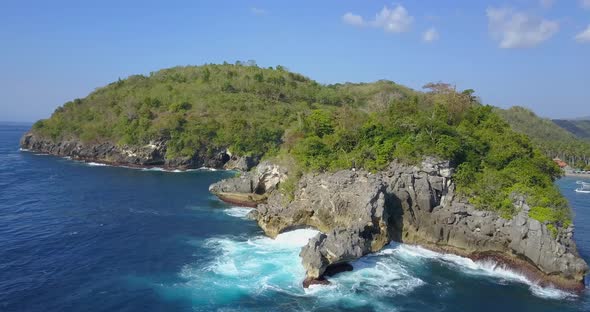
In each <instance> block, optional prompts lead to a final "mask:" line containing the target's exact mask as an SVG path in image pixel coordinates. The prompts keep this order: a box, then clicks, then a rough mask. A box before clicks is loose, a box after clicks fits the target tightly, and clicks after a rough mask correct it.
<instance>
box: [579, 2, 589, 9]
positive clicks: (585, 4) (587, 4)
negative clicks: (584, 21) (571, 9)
mask: <svg viewBox="0 0 590 312" xmlns="http://www.w3.org/2000/svg"><path fill="white" fill-rule="evenodd" d="M580 6H581V7H583V8H584V9H590V0H580Z"/></svg>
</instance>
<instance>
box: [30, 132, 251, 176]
mask: <svg viewBox="0 0 590 312" xmlns="http://www.w3.org/2000/svg"><path fill="white" fill-rule="evenodd" d="M166 145H167V140H165V139H160V140H155V141H152V142H149V144H146V145H144V146H119V145H117V144H114V143H112V142H98V143H83V142H81V141H80V140H75V139H71V140H63V141H57V142H54V141H53V140H50V139H47V138H44V137H40V136H38V135H35V134H34V133H32V132H29V133H26V134H25V135H24V136H23V137H22V138H21V141H20V146H21V148H23V149H26V150H30V151H34V152H40V153H47V154H51V155H55V156H61V157H71V158H72V159H76V160H81V161H92V162H100V163H106V164H112V165H123V166H132V167H154V166H158V167H164V168H169V169H191V168H200V167H208V168H225V169H236V170H243V171H247V170H249V169H250V168H252V167H253V166H255V165H256V163H257V159H255V158H253V157H239V156H236V155H232V154H231V153H230V152H229V151H227V150H226V149H219V150H217V151H214V152H213V153H208V152H207V151H206V150H203V151H195V153H194V154H193V155H192V156H189V157H166V152H167V146H166Z"/></svg>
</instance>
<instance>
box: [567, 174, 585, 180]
mask: <svg viewBox="0 0 590 312" xmlns="http://www.w3.org/2000/svg"><path fill="white" fill-rule="evenodd" d="M563 176H564V177H570V178H574V177H575V178H585V179H589V180H590V174H588V173H573V172H565V173H564V175H563Z"/></svg>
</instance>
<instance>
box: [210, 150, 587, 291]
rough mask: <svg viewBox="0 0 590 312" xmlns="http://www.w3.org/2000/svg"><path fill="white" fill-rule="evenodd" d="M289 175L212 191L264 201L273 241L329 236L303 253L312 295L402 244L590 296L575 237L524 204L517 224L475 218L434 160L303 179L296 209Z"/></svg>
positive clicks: (260, 215)
mask: <svg viewBox="0 0 590 312" xmlns="http://www.w3.org/2000/svg"><path fill="white" fill-rule="evenodd" d="M271 168H272V169H271ZM270 172H272V174H269V173H270ZM286 174H287V173H286V172H284V171H281V169H280V168H279V167H277V166H274V165H272V164H270V163H265V164H264V165H263V166H262V167H261V168H259V169H257V170H256V171H254V172H253V173H251V174H248V175H245V176H242V177H239V178H234V179H229V180H226V181H222V182H219V183H217V184H215V185H213V186H212V187H211V190H212V192H213V193H215V194H217V195H219V196H220V197H221V198H222V199H227V198H224V195H227V194H232V196H234V197H235V196H236V194H242V195H241V196H244V195H243V194H256V195H258V196H261V197H259V198H257V200H255V201H251V202H249V204H250V206H257V209H256V212H254V213H253V217H254V218H255V219H256V220H257V222H258V224H259V225H260V227H261V228H262V229H263V230H264V231H265V233H266V234H267V235H269V236H271V237H274V236H276V235H278V234H279V233H281V232H284V231H288V230H291V229H294V228H299V227H314V228H317V229H318V230H320V231H321V232H322V233H321V234H319V235H318V236H316V237H315V238H313V239H311V240H310V241H309V243H308V244H307V245H306V246H305V247H304V248H303V249H302V251H301V254H300V255H301V257H302V262H303V266H304V267H305V270H306V279H305V281H304V286H308V285H309V284H313V283H325V280H324V276H325V275H326V270H330V268H331V267H333V266H335V265H339V264H342V263H346V262H348V261H352V260H355V259H357V258H359V257H361V256H363V255H366V254H368V253H371V252H375V251H378V250H379V249H381V248H383V247H384V246H385V245H386V244H388V243H389V242H390V241H392V240H394V241H399V242H404V243H410V244H419V245H422V246H425V247H428V248H431V249H435V250H439V251H443V252H451V253H455V254H459V255H462V256H467V257H471V258H473V259H493V260H495V261H498V262H502V263H504V264H507V265H509V266H511V267H512V268H514V269H516V270H519V271H521V272H522V273H524V274H525V275H527V276H528V277H529V278H531V279H533V280H537V281H539V282H540V283H541V284H549V283H551V284H553V285H556V286H557V287H560V288H562V289H568V290H580V289H583V287H584V285H583V279H584V275H585V274H586V271H587V269H588V267H587V265H586V263H585V262H584V260H582V259H581V258H580V256H579V255H578V252H577V249H576V245H575V242H574V241H573V227H571V226H570V227H569V228H567V229H559V231H558V233H557V235H556V236H555V237H554V236H553V234H552V233H551V231H549V230H548V229H547V226H546V225H545V224H542V223H540V222H539V221H537V220H534V219H532V218H529V217H528V210H529V207H528V205H527V204H526V201H525V200H524V198H515V205H517V209H518V211H519V212H518V214H517V215H515V216H514V217H513V218H512V219H510V220H506V219H504V218H502V217H500V216H499V215H498V214H496V213H494V212H489V211H480V210H476V209H475V208H474V207H473V206H472V205H470V204H468V203H467V202H466V201H465V200H464V199H463V198H460V197H459V196H457V195H456V194H455V191H454V190H455V186H454V183H453V182H452V179H451V176H452V168H451V167H450V166H449V164H448V162H441V161H437V160H435V159H426V160H425V161H424V162H423V163H422V164H421V165H420V166H407V165H403V164H401V163H398V162H392V163H391V164H390V166H389V167H388V168H387V169H386V170H384V171H382V172H379V173H376V174H372V173H369V172H366V171H352V170H343V171H338V172H336V173H322V174H308V175H304V176H303V177H302V178H301V180H300V181H299V184H298V188H297V190H296V191H295V194H294V199H293V200H292V201H290V202H289V200H288V199H287V198H286V196H285V195H283V194H281V192H278V191H276V187H277V185H278V184H279V183H280V182H281V181H284V180H285V179H286V176H285V175H286ZM269 177H272V178H269ZM261 185H263V187H262V186H261ZM234 202H235V201H234Z"/></svg>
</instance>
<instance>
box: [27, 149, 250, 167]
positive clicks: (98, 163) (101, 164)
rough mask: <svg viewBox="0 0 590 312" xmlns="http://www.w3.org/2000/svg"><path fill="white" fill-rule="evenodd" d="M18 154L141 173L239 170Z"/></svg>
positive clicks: (33, 151)
mask: <svg viewBox="0 0 590 312" xmlns="http://www.w3.org/2000/svg"><path fill="white" fill-rule="evenodd" d="M19 152H21V153H30V154H33V155H37V156H52V157H57V158H61V159H66V160H71V161H73V162H77V163H83V164H86V165H88V166H96V167H115V168H125V169H133V170H143V171H162V172H170V173H181V172H193V171H232V170H238V171H239V169H226V168H213V167H198V168H187V167H172V166H157V165H138V164H132V163H123V162H110V161H107V160H104V159H97V158H82V157H73V156H62V155H56V154H51V153H46V152H41V151H36V150H31V149H26V148H22V147H21V148H19Z"/></svg>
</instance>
